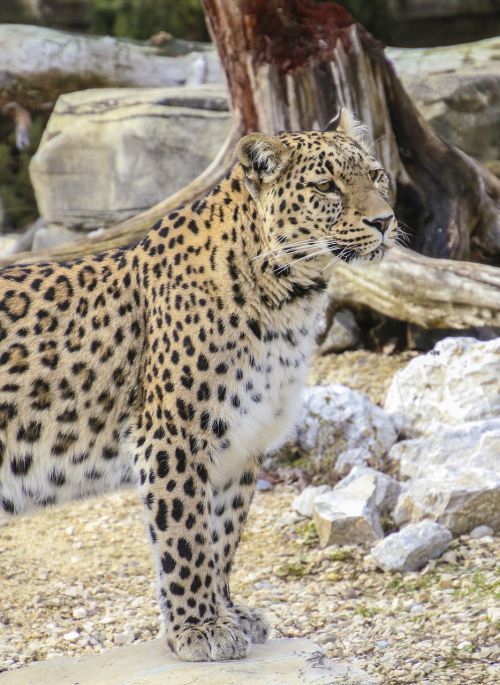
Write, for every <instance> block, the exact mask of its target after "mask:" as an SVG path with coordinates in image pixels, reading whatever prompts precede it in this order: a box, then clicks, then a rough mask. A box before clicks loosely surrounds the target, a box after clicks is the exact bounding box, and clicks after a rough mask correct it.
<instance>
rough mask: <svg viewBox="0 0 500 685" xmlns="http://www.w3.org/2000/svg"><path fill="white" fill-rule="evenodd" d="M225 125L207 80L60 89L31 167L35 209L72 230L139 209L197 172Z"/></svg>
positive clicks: (221, 103) (220, 98) (216, 92)
mask: <svg viewBox="0 0 500 685" xmlns="http://www.w3.org/2000/svg"><path fill="white" fill-rule="evenodd" d="M228 128H229V112H228V109H227V99H226V96H225V94H224V92H223V91H222V90H221V89H220V88H217V87H212V86H201V87H193V88H187V87H186V88H183V89H175V88H174V89H172V88H151V89H133V88H124V89H113V88H112V89H100V90H88V91H82V92H77V93H69V94H67V95H62V96H61V97H60V98H59V99H58V101H57V104H56V107H55V110H54V113H53V114H52V116H51V118H50V120H49V123H48V126H47V128H46V130H45V132H44V134H43V137H42V140H41V143H40V147H39V149H38V151H37V153H36V154H35V155H34V157H33V159H32V161H31V165H30V175H31V180H32V183H33V187H34V189H35V195H36V199H37V203H38V207H39V210H40V213H41V215H42V216H43V218H44V219H45V220H46V222H47V223H49V224H62V225H64V226H66V227H67V228H75V229H78V228H84V229H92V228H99V227H101V226H103V225H109V224H114V223H116V222H119V221H122V220H123V219H126V218H127V217H129V216H132V215H135V214H138V213H139V212H141V211H143V210H145V209H147V208H149V207H151V206H152V205H154V204H155V203H156V202H159V201H160V200H162V199H164V198H165V197H167V196H168V195H170V194H172V193H173V192H175V191H176V190H179V189H180V188H182V187H183V186H185V185H186V184H187V183H189V181H191V180H192V179H193V178H194V177H196V176H197V175H198V174H199V173H200V172H201V171H202V170H203V169H204V168H205V167H206V166H207V165H208V164H209V163H210V162H211V161H212V159H213V158H214V157H215V155H216V154H217V152H218V151H219V149H220V147H221V146H222V143H223V141H224V139H225V137H226V134H227V132H228Z"/></svg>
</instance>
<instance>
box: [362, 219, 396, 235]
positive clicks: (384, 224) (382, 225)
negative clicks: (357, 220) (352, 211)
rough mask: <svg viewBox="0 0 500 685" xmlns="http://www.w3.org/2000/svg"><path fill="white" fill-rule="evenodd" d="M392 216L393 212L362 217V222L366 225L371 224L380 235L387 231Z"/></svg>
mask: <svg viewBox="0 0 500 685" xmlns="http://www.w3.org/2000/svg"><path fill="white" fill-rule="evenodd" d="M393 218H394V214H387V215H386V216H377V217H375V219H363V223H364V224H366V225H367V226H373V228H376V229H377V231H379V232H380V233H381V234H382V235H384V233H385V232H386V231H387V229H388V228H389V226H390V225H391V222H392V220H393Z"/></svg>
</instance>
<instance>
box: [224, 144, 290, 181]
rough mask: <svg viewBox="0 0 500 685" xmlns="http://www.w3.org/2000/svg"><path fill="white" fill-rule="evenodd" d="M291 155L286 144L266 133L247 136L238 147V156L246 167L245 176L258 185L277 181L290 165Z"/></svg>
mask: <svg viewBox="0 0 500 685" xmlns="http://www.w3.org/2000/svg"><path fill="white" fill-rule="evenodd" d="M290 155H291V152H290V150H289V148H287V146H286V145H284V144H283V143H282V142H281V141H279V140H278V139H277V138H273V137H272V136H267V135H265V134H264V133H251V134H250V135H248V136H245V137H244V138H242V139H241V140H240V142H239V143H238V147H237V148H236V157H237V158H238V160H239V161H240V162H241V164H242V165H243V167H244V169H245V178H246V179H248V180H249V181H250V182H251V183H252V184H254V185H257V186H260V185H262V184H263V183H270V182H271V181H275V180H276V179H277V178H278V176H280V175H281V173H282V172H283V171H284V169H286V167H287V166H288V163H289V161H290Z"/></svg>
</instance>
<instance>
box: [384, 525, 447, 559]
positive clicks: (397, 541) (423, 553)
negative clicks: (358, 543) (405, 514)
mask: <svg viewBox="0 0 500 685" xmlns="http://www.w3.org/2000/svg"><path fill="white" fill-rule="evenodd" d="M450 541H451V533H450V531H449V530H447V529H446V528H445V527H444V526H441V525H440V524H439V523H434V522H433V521H420V523H414V524H410V525H408V526H406V527H405V528H403V529H402V530H400V531H399V532H398V533H393V534H392V535H388V536H387V537H386V538H385V539H384V540H382V541H381V542H379V543H378V544H377V545H375V547H374V548H373V549H372V551H371V556H372V558H373V559H374V560H375V563H376V564H377V565H378V566H380V568H382V569H384V571H418V570H419V569H420V568H422V567H423V566H425V564H426V563H427V562H428V561H429V559H435V558H436V557H439V556H441V554H442V553H443V552H444V551H445V550H446V548H447V547H448V545H449V543H450Z"/></svg>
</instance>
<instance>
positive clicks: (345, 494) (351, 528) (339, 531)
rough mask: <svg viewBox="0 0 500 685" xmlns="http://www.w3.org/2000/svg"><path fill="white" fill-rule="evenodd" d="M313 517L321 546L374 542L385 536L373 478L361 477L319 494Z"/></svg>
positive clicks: (314, 505)
mask: <svg viewBox="0 0 500 685" xmlns="http://www.w3.org/2000/svg"><path fill="white" fill-rule="evenodd" d="M313 519H314V524H315V526H316V530H317V532H318V537H319V542H320V545H321V546H322V547H325V546H326V545H334V544H335V545H352V544H357V543H364V542H373V541H374V540H377V539H379V538H381V537H383V536H384V532H383V530H382V526H381V523H380V518H379V515H378V512H377V510H376V507H375V491H374V487H373V483H372V479H371V477H365V476H362V477H361V478H358V479H357V480H355V481H353V482H352V483H351V484H350V485H346V486H344V487H342V488H339V489H336V490H334V491H333V492H327V493H325V494H324V495H320V496H319V497H317V498H316V499H315V500H314V504H313Z"/></svg>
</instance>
